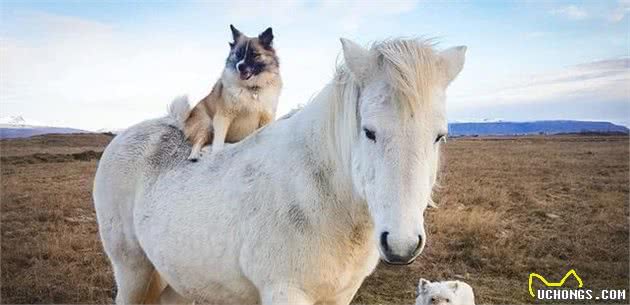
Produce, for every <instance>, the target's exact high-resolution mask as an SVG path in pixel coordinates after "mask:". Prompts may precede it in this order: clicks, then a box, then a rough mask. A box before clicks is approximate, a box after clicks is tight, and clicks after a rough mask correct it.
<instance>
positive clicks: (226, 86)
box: [184, 25, 282, 161]
mask: <svg viewBox="0 0 630 305" xmlns="http://www.w3.org/2000/svg"><path fill="white" fill-rule="evenodd" d="M230 29H231V30H232V38H233V40H234V41H233V42H230V54H229V56H228V58H227V60H226V62H225V68H224V69H223V73H222V74H221V78H220V79H219V80H218V81H217V82H216V83H215V85H214V87H213V88H212V91H211V92H210V94H208V96H206V97H205V98H203V99H202V100H201V101H200V102H199V103H198V104H197V105H196V106H195V107H194V108H193V109H192V110H191V111H190V113H189V114H188V118H187V119H186V121H185V124H184V133H185V135H186V138H187V139H188V140H189V141H190V142H192V144H193V147H192V151H191V153H190V156H189V157H188V159H189V160H191V161H197V159H198V158H199V157H200V155H201V150H202V148H203V147H204V146H205V145H206V144H209V143H212V152H213V153H214V152H217V151H219V150H220V149H221V148H222V147H223V144H224V143H225V142H227V143H234V142H238V141H240V140H242V139H244V138H245V137H247V136H248V135H250V134H251V133H253V132H254V131H256V130H257V129H259V128H261V127H263V126H265V125H267V124H269V123H271V122H272V121H273V119H274V117H275V115H276V108H277V105H278V98H279V97H280V90H281V89H282V79H281V78H280V69H279V61H278V56H277V55H276V51H275V49H274V48H273V32H272V29H271V28H268V29H266V30H265V31H264V32H262V33H261V34H260V35H258V37H248V36H246V35H244V34H243V33H241V32H240V31H239V30H237V29H236V28H235V27H234V26H233V25H230Z"/></svg>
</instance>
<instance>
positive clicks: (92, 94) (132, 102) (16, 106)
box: [0, 13, 340, 130]
mask: <svg viewBox="0 0 630 305" xmlns="http://www.w3.org/2000/svg"><path fill="white" fill-rule="evenodd" d="M19 24H20V25H21V26H24V27H22V29H25V30H27V32H28V33H44V34H43V35H42V36H38V37H31V36H30V35H27V36H28V37H23V36H21V35H19V34H15V35H12V36H9V37H6V36H5V37H2V43H1V44H0V62H2V65H0V74H2V77H0V110H1V111H0V112H1V115H3V116H6V115H25V116H27V117H32V118H34V119H36V120H38V121H42V122H46V123H49V124H51V125H55V126H70V127H76V128H83V129H88V130H97V129H101V128H109V129H115V128H122V127H127V126H129V125H131V124H134V123H137V122H139V121H142V120H144V119H147V118H152V117H157V116H160V115H163V114H164V113H165V109H166V105H167V104H168V103H169V102H170V101H171V99H172V98H174V97H175V96H178V95H181V94H188V95H189V97H190V99H191V102H192V103H196V102H197V101H198V100H199V99H201V98H202V97H203V96H205V94H207V93H208V91H209V90H210V88H211V87H212V85H213V83H214V82H215V81H216V79H217V78H218V77H219V76H220V73H221V70H222V69H223V65H224V62H225V57H226V56H227V52H228V48H227V43H226V41H227V39H228V37H229V30H227V29H226V30H225V40H224V39H212V40H203V41H190V40H187V38H185V37H178V36H176V35H171V36H169V35H145V36H139V35H136V34H133V35H129V34H126V33H125V32H123V31H119V30H118V29H116V28H115V27H112V26H110V25H107V24H103V23H98V22H91V21H88V20H83V19H79V18H69V17H64V16H57V15H51V14H42V13H36V14H31V13H28V14H23V15H20V22H19ZM204 41H205V42H204ZM276 47H277V49H278V51H279V54H280V59H281V71H282V74H283V79H284V84H285V89H284V90H283V92H282V95H281V99H280V106H279V111H278V112H279V113H278V115H281V114H283V113H285V112H288V111H289V110H291V109H292V108H293V107H295V106H296V105H298V104H301V103H302V104H303V103H306V102H307V101H308V100H309V98H310V97H311V96H312V95H313V94H314V93H315V91H316V90H318V89H320V88H322V87H323V86H324V84H325V83H326V82H328V81H329V80H330V79H331V77H332V71H333V70H334V64H335V59H336V57H337V54H338V52H339V50H340V45H339V42H338V40H337V39H330V40H326V41H319V40H316V39H313V38H309V41H308V42H304V43H302V44H300V45H295V44H293V43H291V41H290V40H289V39H285V40H283V39H279V41H277V44H276ZM305 59H306V60H305Z"/></svg>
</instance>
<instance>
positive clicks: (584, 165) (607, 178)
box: [0, 135, 630, 304]
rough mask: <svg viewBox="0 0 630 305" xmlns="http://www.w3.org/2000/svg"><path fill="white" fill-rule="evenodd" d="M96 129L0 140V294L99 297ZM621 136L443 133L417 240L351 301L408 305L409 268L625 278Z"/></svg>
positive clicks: (588, 279) (510, 279) (615, 281)
mask: <svg viewBox="0 0 630 305" xmlns="http://www.w3.org/2000/svg"><path fill="white" fill-rule="evenodd" d="M109 139H110V138H109V137H107V136H102V135H97V136H94V135H93V136H85V135H81V136H44V137H37V138H36V139H31V140H10V141H0V149H1V151H0V152H1V156H2V160H1V162H0V166H1V169H2V176H1V178H2V184H1V185H2V189H1V191H2V192H1V206H0V212H1V218H0V220H1V227H0V229H1V233H2V235H1V238H2V239H1V250H2V252H1V261H0V263H1V265H0V267H1V270H2V277H1V279H2V281H1V290H0V296H1V300H2V303H109V302H112V299H111V295H112V288H113V286H114V285H113V278H112V273H111V269H110V267H109V265H108V262H107V259H106V257H105V255H104V254H103V252H102V248H101V245H100V241H99V240H98V236H97V227H96V223H95V215H94V210H93V207H92V200H91V194H90V191H91V188H92V179H93V176H94V171H95V167H96V160H95V158H96V157H97V156H98V152H99V151H101V150H102V148H103V146H104V145H105V144H106V143H107V141H108V140H109ZM628 145H629V143H628V137H586V136H562V137H560V136H558V137H526V138H494V139H491V138H464V139H453V140H449V142H448V143H447V144H446V145H445V146H444V155H445V156H444V158H443V161H444V162H443V171H442V177H441V179H440V180H441V187H440V189H439V190H438V191H437V192H436V195H435V198H436V201H437V202H438V203H439V206H440V207H439V208H438V209H430V210H428V211H427V215H426V216H427V218H428V219H427V226H428V244H427V248H426V250H425V251H424V253H423V254H422V255H421V256H420V257H419V259H418V260H417V261H416V262H414V263H413V264H411V265H409V266H404V267H393V266H386V265H383V264H381V265H380V266H379V267H378V269H377V271H376V272H375V274H373V275H372V276H370V277H369V278H368V279H367V280H366V282H365V283H364V285H363V286H362V287H361V289H360V290H359V293H358V295H357V297H356V298H355V300H354V303H357V304H413V299H414V297H415V296H414V288H415V285H416V283H417V280H418V279H419V278H420V277H424V278H427V279H430V280H440V279H462V280H464V281H466V282H468V283H470V284H471V285H472V286H473V287H474V289H475V292H476V295H477V303H478V304H496V303H501V304H505V303H532V302H533V299H532V298H531V297H530V296H529V295H528V293H527V279H528V275H529V273H530V272H537V273H540V274H542V275H544V276H545V277H547V279H549V280H550V281H551V280H553V281H557V280H559V279H560V278H561V277H562V275H564V273H566V272H567V271H568V270H569V269H571V268H574V269H576V270H577V272H578V274H579V275H580V276H581V277H582V279H583V280H584V285H585V286H586V287H587V288H592V289H595V290H598V289H601V288H618V289H619V288H627V287H628V286H629V282H628V280H629V275H628V267H629V256H628V243H629V238H628V230H629V227H628V219H629V211H628V200H629V193H628V192H629V181H630V177H629V173H630V171H629V170H630V165H629V158H630V150H629V146H628ZM84 151H95V152H96V154H93V153H84V154H82V152H84ZM35 154H37V155H35ZM77 155H78V157H77ZM572 284H574V283H572ZM570 285H571V284H570ZM626 302H627V301H626Z"/></svg>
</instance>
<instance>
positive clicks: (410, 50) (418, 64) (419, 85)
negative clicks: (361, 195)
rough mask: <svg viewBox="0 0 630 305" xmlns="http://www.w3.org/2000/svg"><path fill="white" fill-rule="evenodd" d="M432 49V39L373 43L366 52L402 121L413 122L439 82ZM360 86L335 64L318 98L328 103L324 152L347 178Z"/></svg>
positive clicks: (356, 125)
mask: <svg viewBox="0 0 630 305" xmlns="http://www.w3.org/2000/svg"><path fill="white" fill-rule="evenodd" d="M435 45H436V43H435V42H434V40H432V39H421V38H417V39H401V38H397V39H389V40H385V41H381V42H376V43H373V44H372V45H371V47H370V48H369V51H370V53H372V54H373V55H375V56H374V60H375V62H374V64H373V65H372V67H371V69H373V71H372V73H370V74H371V75H374V74H375V73H381V74H383V76H384V77H385V81H386V82H387V83H388V84H389V85H390V87H391V88H392V96H393V98H394V100H395V101H396V104H397V105H398V106H399V109H400V111H401V114H402V115H403V117H411V118H413V117H414V113H417V112H418V111H419V108H420V107H421V106H423V105H424V106H426V104H428V103H429V101H430V100H431V96H432V88H433V86H435V84H436V83H438V82H439V81H440V79H439V77H440V74H439V73H438V67H439V63H440V61H439V57H438V56H437V54H436V52H435V50H434V47H435ZM360 83H361V82H360V80H357V79H355V77H354V76H353V75H352V73H350V71H349V70H348V68H347V66H346V65H345V64H344V63H342V64H338V65H337V68H336V71H335V77H334V80H333V82H332V83H331V84H329V85H328V86H326V88H324V89H323V90H322V92H321V94H320V96H322V95H323V96H326V98H327V99H328V100H329V101H328V103H329V108H328V115H327V117H328V124H327V129H328V130H327V131H328V132H327V133H328V135H327V138H328V141H327V149H328V151H329V153H331V155H333V156H334V155H336V156H337V157H338V159H339V163H340V164H337V165H338V166H340V167H341V168H344V170H345V171H346V172H347V174H349V173H350V170H351V158H352V156H351V152H352V145H353V143H355V142H356V140H357V137H358V136H359V134H360V130H359V129H360V126H358V125H359V119H360V118H359V113H358V99H359V95H360V85H359V84H360ZM315 99H316V100H317V99H318V98H317V97H316V98H315ZM415 117H418V116H415Z"/></svg>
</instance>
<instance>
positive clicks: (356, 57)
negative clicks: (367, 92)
mask: <svg viewBox="0 0 630 305" xmlns="http://www.w3.org/2000/svg"><path fill="white" fill-rule="evenodd" d="M340 40H341V46H342V48H343V59H344V61H345V62H346V65H347V66H348V69H350V73H352V75H353V76H354V77H355V78H356V79H358V80H360V81H362V80H364V79H365V78H366V77H367V75H368V71H369V65H370V51H368V50H367V49H366V48H364V47H362V46H360V45H359V44H357V43H356V42H354V41H351V40H349V39H346V38H341V39H340Z"/></svg>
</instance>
